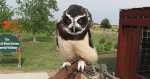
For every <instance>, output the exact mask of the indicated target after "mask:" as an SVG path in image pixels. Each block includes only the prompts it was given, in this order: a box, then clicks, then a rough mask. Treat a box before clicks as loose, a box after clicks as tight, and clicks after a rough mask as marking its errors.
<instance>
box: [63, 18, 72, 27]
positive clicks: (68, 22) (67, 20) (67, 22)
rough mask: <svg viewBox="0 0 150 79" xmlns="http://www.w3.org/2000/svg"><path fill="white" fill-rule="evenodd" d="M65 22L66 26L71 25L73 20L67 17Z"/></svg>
mask: <svg viewBox="0 0 150 79" xmlns="http://www.w3.org/2000/svg"><path fill="white" fill-rule="evenodd" d="M63 22H64V24H66V25H69V24H70V23H71V20H70V19H69V18H68V17H67V16H64V17H63Z"/></svg>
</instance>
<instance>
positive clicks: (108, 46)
mask: <svg viewBox="0 0 150 79" xmlns="http://www.w3.org/2000/svg"><path fill="white" fill-rule="evenodd" d="M93 37H94V40H93V41H94V45H95V47H96V50H97V51H98V53H113V52H114V50H115V49H116V48H117V36H116V35H115V34H107V33H103V34H98V33H93Z"/></svg>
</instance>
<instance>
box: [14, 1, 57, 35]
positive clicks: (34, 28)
mask: <svg viewBox="0 0 150 79" xmlns="http://www.w3.org/2000/svg"><path fill="white" fill-rule="evenodd" d="M17 3H18V5H19V11H20V12H18V13H19V14H20V15H21V16H22V23H23V25H24V27H23V29H24V30H25V31H27V32H31V33H32V34H33V35H34V36H35V34H36V33H40V32H46V31H47V29H49V24H50V23H49V18H50V17H53V14H52V13H53V12H54V11H57V10H58V9H57V1H56V0H23V1H22V0H17Z"/></svg>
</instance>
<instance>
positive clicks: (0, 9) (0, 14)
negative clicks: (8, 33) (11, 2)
mask: <svg viewBox="0 0 150 79" xmlns="http://www.w3.org/2000/svg"><path fill="white" fill-rule="evenodd" d="M12 15H13V11H11V10H10V9H9V8H8V6H7V5H6V0H0V32H2V31H3V30H2V23H3V21H4V20H7V19H11V16H12Z"/></svg>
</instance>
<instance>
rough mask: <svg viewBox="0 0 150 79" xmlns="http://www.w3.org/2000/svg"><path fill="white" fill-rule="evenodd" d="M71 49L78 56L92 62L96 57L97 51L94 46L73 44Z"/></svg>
mask: <svg viewBox="0 0 150 79" xmlns="http://www.w3.org/2000/svg"><path fill="white" fill-rule="evenodd" d="M73 49H74V51H75V53H76V55H77V56H80V57H81V58H83V59H84V60H86V61H87V62H91V63H94V62H96V61H97V59H98V56H97V52H96V50H95V49H94V48H91V47H89V46H73Z"/></svg>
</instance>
